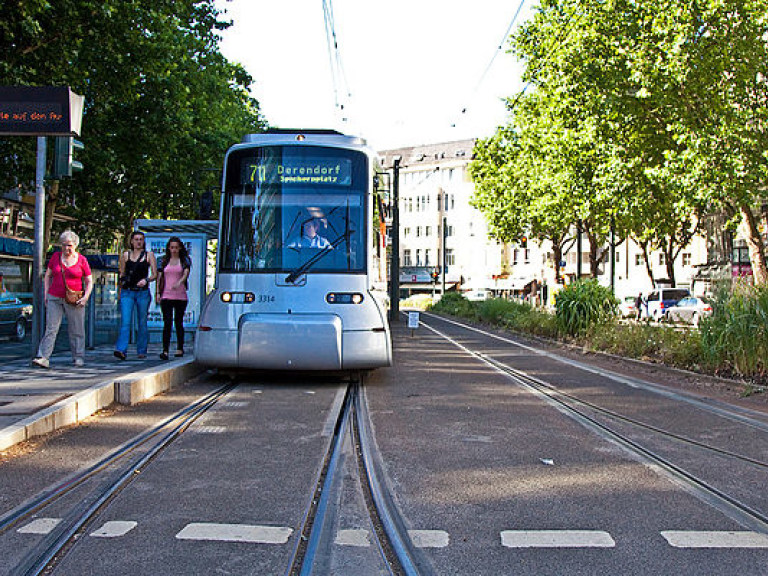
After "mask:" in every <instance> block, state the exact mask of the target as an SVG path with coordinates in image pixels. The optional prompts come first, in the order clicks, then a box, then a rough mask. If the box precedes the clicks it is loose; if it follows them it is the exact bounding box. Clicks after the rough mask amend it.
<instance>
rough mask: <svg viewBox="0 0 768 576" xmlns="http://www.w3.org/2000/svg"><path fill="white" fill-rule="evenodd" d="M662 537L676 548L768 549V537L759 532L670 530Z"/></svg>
mask: <svg viewBox="0 0 768 576" xmlns="http://www.w3.org/2000/svg"><path fill="white" fill-rule="evenodd" d="M661 535H662V536H664V538H665V539H666V541H667V542H669V544H670V546H674V547H675V548H768V535H766V534H761V533H759V532H746V531H744V532H727V531H723V532H718V531H710V532H705V531H701V532H697V531H693V530H692V531H684V530H680V531H676V530H668V531H666V532H662V533H661Z"/></svg>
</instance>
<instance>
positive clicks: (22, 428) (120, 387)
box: [0, 346, 202, 451]
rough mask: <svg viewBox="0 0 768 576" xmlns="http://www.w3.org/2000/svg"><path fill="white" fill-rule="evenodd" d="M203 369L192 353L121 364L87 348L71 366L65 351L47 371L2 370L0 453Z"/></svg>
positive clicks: (20, 365)
mask: <svg viewBox="0 0 768 576" xmlns="http://www.w3.org/2000/svg"><path fill="white" fill-rule="evenodd" d="M201 371H202V368H201V367H200V366H199V365H198V364H197V363H196V362H195V361H194V357H192V356H191V355H189V356H184V357H183V358H179V359H173V358H171V360H160V358H159V357H158V354H157V352H154V353H153V352H152V350H151V349H150V353H149V355H148V356H147V358H144V359H138V358H136V356H135V354H133V356H131V355H129V356H128V359H127V360H125V361H121V360H118V359H117V358H115V357H114V355H113V347H111V346H103V347H98V348H95V349H93V350H86V353H85V366H82V367H79V368H78V367H75V366H74V365H73V364H72V358H71V355H70V353H69V351H66V352H63V353H59V354H54V355H53V356H52V357H51V364H50V368H49V369H47V370H46V369H44V368H39V367H37V366H34V365H32V364H31V363H30V360H29V359H24V360H13V361H10V362H7V363H5V364H3V365H2V366H0V451H2V450H6V449H8V448H10V447H11V446H14V445H15V444H18V443H19V442H24V441H25V440H30V439H32V438H34V437H36V436H42V435H44V434H48V433H50V432H53V431H54V430H57V429H58V428H63V427H65V426H70V425H72V424H75V423H77V422H79V421H81V420H83V419H84V418H87V417H88V416H90V415H92V414H94V413H95V412H97V411H98V410H101V409H102V408H106V407H107V406H109V405H111V404H113V403H115V402H117V403H119V404H126V405H132V404H136V403H138V402H141V401H142V400H145V399H147V398H150V397H152V396H154V395H156V394H159V393H160V392H163V391H165V390H167V389H169V388H172V387H173V386H176V385H177V384H180V383H182V382H184V381H185V380H188V379H189V378H192V377H194V376H195V375H197V374H198V373H200V372H201Z"/></svg>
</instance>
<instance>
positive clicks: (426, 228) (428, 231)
mask: <svg viewBox="0 0 768 576" xmlns="http://www.w3.org/2000/svg"><path fill="white" fill-rule="evenodd" d="M424 236H432V226H424Z"/></svg>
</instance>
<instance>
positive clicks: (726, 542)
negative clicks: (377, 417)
mask: <svg viewBox="0 0 768 576" xmlns="http://www.w3.org/2000/svg"><path fill="white" fill-rule="evenodd" d="M61 521H62V519H61V518H36V519H34V520H32V521H31V522H29V523H27V524H25V525H24V526H21V527H20V528H18V529H17V530H16V531H17V532H18V533H19V534H34V535H46V534H49V533H50V532H52V531H53V530H54V529H55V528H56V526H58V525H59V523H60V522H61ZM137 525H138V523H137V522H135V521H132V520H131V521H117V520H113V521H109V522H106V523H104V524H103V525H102V526H101V528H99V529H98V530H95V531H94V532H91V533H90V536H91V537H94V538H119V537H121V536H125V535H126V534H128V532H130V531H131V530H133V529H134V528H135V527H136V526H137ZM293 532H294V531H293V529H292V528H288V527H279V526H259V525H250V524H217V523H208V522H193V523H190V524H187V525H186V526H185V527H184V528H183V529H182V530H181V531H180V532H179V533H177V534H176V538H177V539H178V540H211V541H221V542H246V543H252V544H286V543H287V542H288V540H289V538H290V536H291V534H293ZM660 534H661V536H662V537H663V538H664V539H665V540H666V541H667V543H668V544H669V545H670V546H672V547H674V548H720V549H768V534H762V533H760V532H751V531H718V530H710V531H697V530H667V531H662V532H661V533H660ZM408 536H409V537H410V538H411V542H412V543H413V545H414V547H416V548H445V547H447V546H448V545H449V543H450V535H449V533H448V532H446V531H444V530H408ZM500 536H501V544H502V546H504V547H505V548H614V547H616V542H615V541H614V540H613V538H612V537H611V535H610V534H609V533H608V532H604V531H600V530H503V531H502V532H500ZM334 543H335V544H337V545H339V546H355V547H369V546H371V538H370V532H369V531H368V530H364V529H354V528H353V529H345V530H339V531H338V532H337V533H336V538H335V540H334Z"/></svg>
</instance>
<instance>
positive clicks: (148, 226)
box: [133, 220, 219, 240]
mask: <svg viewBox="0 0 768 576" xmlns="http://www.w3.org/2000/svg"><path fill="white" fill-rule="evenodd" d="M133 228H134V230H140V231H142V232H148V233H163V234H173V235H175V236H183V235H184V234H205V236H206V238H208V239H209V240H210V239H211V238H217V237H218V235H219V221H218V220H135V221H134V223H133Z"/></svg>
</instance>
